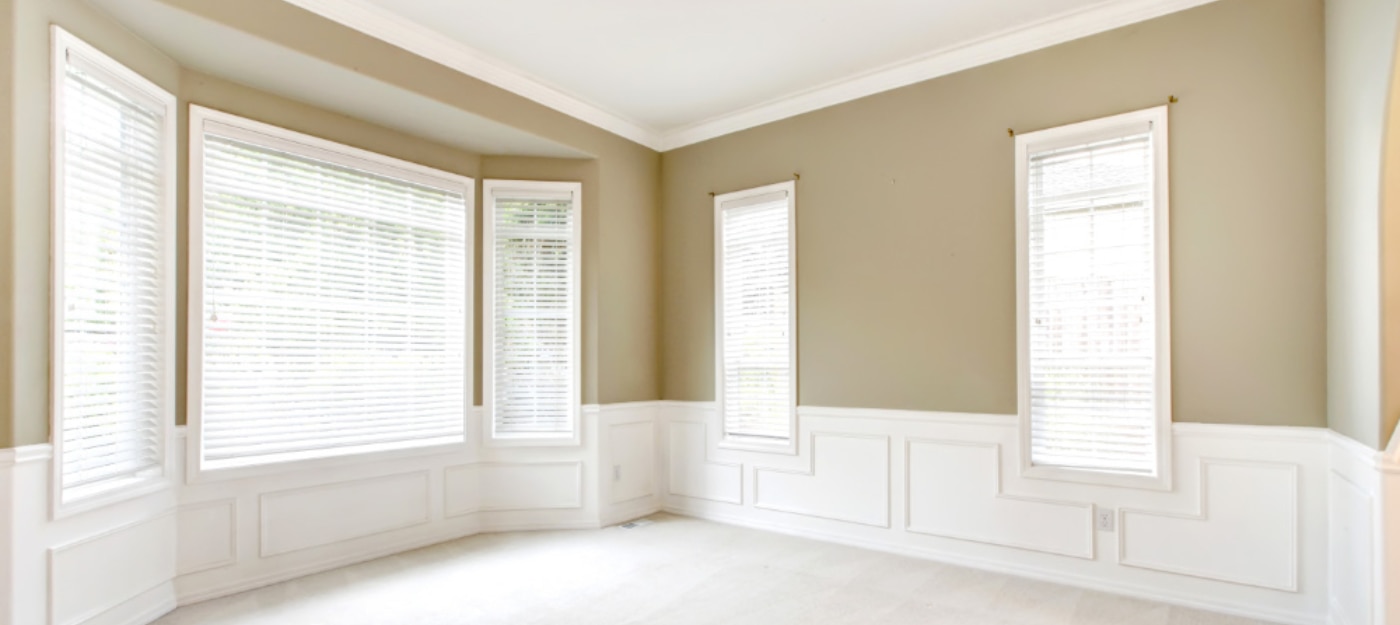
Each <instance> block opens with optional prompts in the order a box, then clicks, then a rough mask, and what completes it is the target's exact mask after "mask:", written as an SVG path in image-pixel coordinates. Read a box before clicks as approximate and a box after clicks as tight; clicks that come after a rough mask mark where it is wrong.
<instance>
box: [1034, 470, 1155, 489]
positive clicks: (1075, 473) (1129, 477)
mask: <svg viewBox="0 0 1400 625" xmlns="http://www.w3.org/2000/svg"><path fill="white" fill-rule="evenodd" d="M1021 477H1023V478H1026V479H1033V480H1053V481H1056V482H1074V483H1077V484H1092V485H1095V486H1110V487H1115V488H1133V489H1138V490H1156V491H1170V490H1171V489H1172V480H1171V471H1170V470H1167V471H1163V472H1162V473H1161V474H1160V475H1135V474H1129V473H1113V472H1111V471H1095V470H1093V469H1070V468H1066V467H1052V466H1035V465H1023V466H1022V467H1021Z"/></svg>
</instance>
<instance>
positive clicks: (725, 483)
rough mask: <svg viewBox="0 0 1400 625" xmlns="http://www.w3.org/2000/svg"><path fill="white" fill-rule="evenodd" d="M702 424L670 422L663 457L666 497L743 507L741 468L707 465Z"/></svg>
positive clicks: (730, 465) (708, 463)
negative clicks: (665, 456)
mask: <svg viewBox="0 0 1400 625" xmlns="http://www.w3.org/2000/svg"><path fill="white" fill-rule="evenodd" d="M705 427H706V426H705V423H704V422H695V421H672V422H671V423H670V424H669V425H668V426H667V432H668V433H669V435H670V438H669V442H670V444H669V445H668V453H667V460H668V463H667V466H668V469H669V470H668V471H667V474H668V476H669V478H668V485H667V488H668V493H669V494H671V495H679V496H681V497H690V498H693V499H705V500H709V501H718V502H721V503H732V504H742V503H744V472H743V466H742V465H740V464H736V463H721V462H710V461H709V460H708V459H707V458H706V453H707V452H706V450H707V449H708V446H707V443H706V440H705Z"/></svg>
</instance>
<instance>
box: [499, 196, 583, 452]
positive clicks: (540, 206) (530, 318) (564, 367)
mask: <svg viewBox="0 0 1400 625" xmlns="http://www.w3.org/2000/svg"><path fill="white" fill-rule="evenodd" d="M581 191H582V186H581V185H579V184H578V183H574V182H526V181H512V180H487V181H486V184H485V190H484V192H483V194H482V195H483V197H484V198H486V199H485V201H486V202H487V204H488V209H487V215H486V220H485V222H486V225H485V230H486V232H485V236H484V237H483V238H482V240H483V241H485V243H484V244H485V245H488V246H490V247H489V248H488V250H487V254H486V274H485V285H484V287H483V292H484V293H485V297H486V305H485V307H484V310H486V311H488V312H487V313H485V314H488V315H490V318H491V320H490V323H488V324H486V327H485V328H484V330H483V331H484V333H485V341H486V344H487V345H488V349H486V350H485V354H484V355H483V357H484V358H485V359H486V365H485V366H486V380H485V387H486V388H485V390H484V393H483V395H484V400H485V403H486V414H487V419H486V423H487V433H486V434H487V440H488V441H490V442H491V443H492V444H498V445H500V444H505V445H509V444H521V445H541V444H575V443H577V442H578V441H579V427H578V413H579V408H580V405H579V404H580V398H579V260H580V255H579V240H580V233H581V232H582V229H581V228H582V219H581V218H580V217H581V204H580V198H579V195H580V193H581Z"/></svg>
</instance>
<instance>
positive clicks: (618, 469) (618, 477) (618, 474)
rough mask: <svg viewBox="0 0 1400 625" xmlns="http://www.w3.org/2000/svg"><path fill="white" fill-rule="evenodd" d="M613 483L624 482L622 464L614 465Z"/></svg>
mask: <svg viewBox="0 0 1400 625" xmlns="http://www.w3.org/2000/svg"><path fill="white" fill-rule="evenodd" d="M613 481H614V482H621V481H622V465H620V464H615V465H613Z"/></svg>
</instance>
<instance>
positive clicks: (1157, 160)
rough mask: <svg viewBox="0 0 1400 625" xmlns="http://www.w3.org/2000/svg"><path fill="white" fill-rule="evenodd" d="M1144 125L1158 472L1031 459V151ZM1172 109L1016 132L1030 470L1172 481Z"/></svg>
mask: <svg viewBox="0 0 1400 625" xmlns="http://www.w3.org/2000/svg"><path fill="white" fill-rule="evenodd" d="M1144 127H1145V128H1146V130H1147V132H1148V133H1150V134H1151V136H1152V151H1153V158H1152V161H1153V163H1152V165H1153V172H1152V216H1151V217H1152V220H1153V228H1152V230H1153V232H1152V246H1153V273H1154V275H1153V302H1152V304H1153V311H1154V312H1153V325H1154V328H1153V329H1154V338H1155V341H1154V347H1155V349H1154V353H1153V360H1154V362H1153V366H1154V368H1155V374H1154V376H1153V377H1154V382H1153V387H1154V388H1153V395H1154V397H1153V400H1154V409H1155V413H1156V414H1155V424H1154V442H1155V443H1156V450H1155V451H1156V458H1155V463H1154V464H1155V465H1156V466H1155V472H1154V473H1153V474H1152V475H1138V474H1124V473H1114V472H1110V471H1099V470H1090V469H1080V468H1073V467H1061V466H1051V465H1036V464H1034V463H1033V462H1032V460H1031V447H1032V444H1031V399H1030V393H1031V388H1030V387H1031V371H1030V367H1031V364H1030V360H1031V358H1030V322H1031V320H1030V298H1029V292H1030V288H1031V284H1030V280H1031V275H1030V262H1031V256H1030V221H1031V217H1030V197H1029V190H1028V188H1027V185H1028V184H1029V183H1030V178H1029V176H1030V171H1029V169H1030V157H1031V155H1032V154H1035V153H1037V152H1042V151H1047V150H1053V149H1058V148H1062V147H1068V146H1071V145H1077V144H1083V143H1089V142H1093V141H1099V140H1103V139H1109V138H1114V137H1119V136H1126V135H1129V134H1139V133H1141V132H1142V131H1143V128H1144ZM1169 141H1170V139H1169V133H1168V110H1167V106H1166V105H1161V106H1156V107H1152V108H1148V109H1143V110H1139V111H1133V112H1130V113H1123V114H1121V115H1112V116H1109V117H1103V118H1099V119H1094V120H1089V121H1084V122H1079V123H1074V124H1067V125H1063V126H1057V127H1054V128H1047V129H1045V130H1038V131H1035V132H1028V133H1023V134H1017V135H1016V161H1015V177H1016V361H1017V364H1016V378H1017V381H1016V385H1017V414H1018V415H1019V418H1020V439H1019V442H1020V445H1019V447H1020V451H1019V456H1020V463H1019V464H1020V468H1021V475H1022V476H1023V477H1028V478H1038V479H1049V480H1062V481H1068V482H1083V483H1088V484H1103V485H1110V486H1122V487H1128V488H1145V489H1154V490H1171V488H1172V384H1171V375H1172V373H1171V372H1172V364H1171V363H1172V359H1171V356H1172V354H1171V352H1172V340H1171V237H1170V234H1171V219H1170V210H1171V198H1170V196H1169V189H1170V186H1171V185H1170V177H1169V169H1170V168H1169V164H1170V160H1169V153H1168V143H1169Z"/></svg>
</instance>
